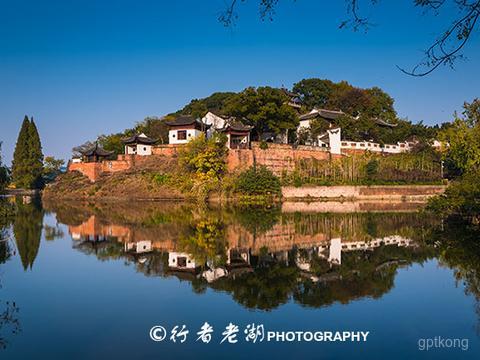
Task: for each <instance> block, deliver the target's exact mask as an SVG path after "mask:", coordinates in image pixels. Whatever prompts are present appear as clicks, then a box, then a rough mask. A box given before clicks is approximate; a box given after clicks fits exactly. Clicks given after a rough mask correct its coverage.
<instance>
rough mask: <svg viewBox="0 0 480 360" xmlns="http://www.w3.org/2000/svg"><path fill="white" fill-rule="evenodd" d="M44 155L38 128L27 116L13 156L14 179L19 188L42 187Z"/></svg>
mask: <svg viewBox="0 0 480 360" xmlns="http://www.w3.org/2000/svg"><path fill="white" fill-rule="evenodd" d="M42 174H43V153H42V144H41V142H40V136H39V135H38V130H37V126H36V125H35V122H34V121H33V118H32V119H31V120H29V119H28V117H27V116H25V118H24V120H23V123H22V127H21V129H20V133H19V134H18V139H17V144H16V146H15V151H14V154H13V163H12V179H13V181H14V183H15V185H16V186H17V187H21V188H26V189H38V188H40V187H41V186H42Z"/></svg>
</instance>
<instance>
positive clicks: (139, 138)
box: [122, 133, 157, 145]
mask: <svg viewBox="0 0 480 360" xmlns="http://www.w3.org/2000/svg"><path fill="white" fill-rule="evenodd" d="M122 142H123V143H124V144H145V145H151V144H155V143H156V142H157V140H156V139H152V138H149V137H148V136H147V135H145V134H143V133H142V134H135V135H133V136H130V137H127V138H124V139H122Z"/></svg>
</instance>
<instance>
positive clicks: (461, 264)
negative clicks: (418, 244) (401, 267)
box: [432, 221, 480, 333]
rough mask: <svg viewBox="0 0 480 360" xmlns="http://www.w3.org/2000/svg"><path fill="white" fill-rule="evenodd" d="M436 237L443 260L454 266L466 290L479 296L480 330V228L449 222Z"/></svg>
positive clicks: (467, 292) (477, 298) (441, 259)
mask: <svg viewBox="0 0 480 360" xmlns="http://www.w3.org/2000/svg"><path fill="white" fill-rule="evenodd" d="M432 239H433V241H435V242H436V245H437V246H438V247H439V248H440V261H441V262H442V263H443V264H445V265H447V266H448V267H450V268H452V269H453V271H454V275H455V279H456V280H457V282H463V283H464V285H465V292H466V294H471V295H472V296H473V297H474V298H475V300H476V305H475V310H476V312H477V315H478V317H479V320H478V324H477V332H479V333H480V242H479V241H478V240H479V239H480V229H479V228H478V226H476V227H475V226H472V225H471V224H469V223H464V222H460V221H453V222H446V223H445V224H444V226H442V228H439V229H436V231H434V233H433V236H432Z"/></svg>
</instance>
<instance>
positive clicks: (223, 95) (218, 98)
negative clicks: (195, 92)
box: [178, 92, 236, 118]
mask: <svg viewBox="0 0 480 360" xmlns="http://www.w3.org/2000/svg"><path fill="white" fill-rule="evenodd" d="M235 95H236V93H234V92H215V93H213V94H212V95H210V96H208V97H206V98H203V99H193V100H192V101H191V102H190V103H189V104H188V105H186V106H185V107H184V108H183V109H182V110H180V111H178V113H181V114H188V115H192V116H194V117H197V118H202V117H203V116H204V115H205V114H206V113H207V112H209V111H212V112H214V113H219V114H222V113H223V112H224V109H225V105H226V103H227V102H228V101H229V99H231V98H232V97H234V96H235Z"/></svg>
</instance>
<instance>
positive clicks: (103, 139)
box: [97, 130, 132, 155]
mask: <svg viewBox="0 0 480 360" xmlns="http://www.w3.org/2000/svg"><path fill="white" fill-rule="evenodd" d="M129 132H130V133H131V132H132V131H131V130H125V132H123V133H116V134H110V135H100V136H99V137H98V138H97V142H98V144H99V145H100V146H101V147H102V148H104V149H105V150H107V151H113V152H114V153H115V154H117V155H118V154H123V153H124V152H125V145H124V143H123V142H122V139H123V138H124V137H126V133H129Z"/></svg>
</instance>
